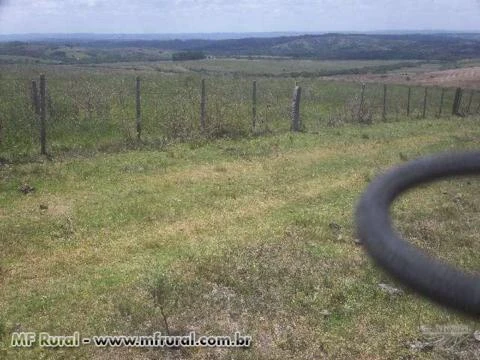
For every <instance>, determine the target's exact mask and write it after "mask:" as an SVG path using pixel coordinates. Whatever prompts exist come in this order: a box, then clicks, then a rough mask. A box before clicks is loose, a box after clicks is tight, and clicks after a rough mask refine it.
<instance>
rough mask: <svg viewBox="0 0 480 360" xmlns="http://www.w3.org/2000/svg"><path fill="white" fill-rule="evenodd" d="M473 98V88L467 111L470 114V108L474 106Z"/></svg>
mask: <svg viewBox="0 0 480 360" xmlns="http://www.w3.org/2000/svg"><path fill="white" fill-rule="evenodd" d="M472 100H473V90H472V91H470V97H469V99H468V105H467V111H466V113H467V114H470V108H471V106H472Z"/></svg>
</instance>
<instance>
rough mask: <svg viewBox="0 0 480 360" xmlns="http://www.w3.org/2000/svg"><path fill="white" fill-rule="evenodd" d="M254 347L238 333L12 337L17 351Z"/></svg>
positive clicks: (23, 334)
mask: <svg viewBox="0 0 480 360" xmlns="http://www.w3.org/2000/svg"><path fill="white" fill-rule="evenodd" d="M251 344H252V337H251V336H248V335H241V334H240V333H239V332H236V333H235V334H234V335H233V336H199V335H197V334H196V333H195V332H191V333H189V334H188V335H184V336H169V335H163V334H162V333H160V332H156V333H154V334H153V335H147V336H142V335H135V336H125V335H116V336H109V335H105V336H92V337H82V336H81V335H80V333H79V332H75V333H73V334H72V335H68V336H65V335H61V336H59V335H51V334H49V333H47V332H39V333H36V332H15V333H13V334H12V337H11V343H10V345H11V346H12V347H15V348H30V347H33V346H39V347H42V348H76V347H80V346H83V345H92V346H95V347H99V348H105V347H133V348H180V347H206V348H216V347H228V348H248V347H250V346H251Z"/></svg>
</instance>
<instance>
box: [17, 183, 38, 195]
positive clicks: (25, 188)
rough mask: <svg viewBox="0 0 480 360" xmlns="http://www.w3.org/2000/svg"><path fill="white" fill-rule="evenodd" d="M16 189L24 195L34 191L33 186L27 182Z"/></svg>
mask: <svg viewBox="0 0 480 360" xmlns="http://www.w3.org/2000/svg"><path fill="white" fill-rule="evenodd" d="M18 191H20V192H22V193H24V194H25V195H27V194H30V193H32V192H34V191H35V188H34V187H33V186H30V185H28V184H23V185H22V186H20V187H19V188H18Z"/></svg>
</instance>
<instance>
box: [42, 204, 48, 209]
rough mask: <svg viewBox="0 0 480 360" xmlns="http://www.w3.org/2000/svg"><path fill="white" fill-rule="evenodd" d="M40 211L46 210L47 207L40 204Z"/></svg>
mask: <svg viewBox="0 0 480 360" xmlns="http://www.w3.org/2000/svg"><path fill="white" fill-rule="evenodd" d="M40 210H48V205H44V204H40Z"/></svg>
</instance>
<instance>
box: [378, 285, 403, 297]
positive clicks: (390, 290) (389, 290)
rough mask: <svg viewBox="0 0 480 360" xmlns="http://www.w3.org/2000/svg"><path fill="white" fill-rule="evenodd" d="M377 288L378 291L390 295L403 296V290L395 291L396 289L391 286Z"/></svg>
mask: <svg viewBox="0 0 480 360" xmlns="http://www.w3.org/2000/svg"><path fill="white" fill-rule="evenodd" d="M378 286H379V287H380V289H382V290H383V291H384V292H386V293H387V294H390V295H394V296H400V295H403V294H404V292H403V290H400V289H397V288H396V287H393V286H391V285H387V284H378Z"/></svg>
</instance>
